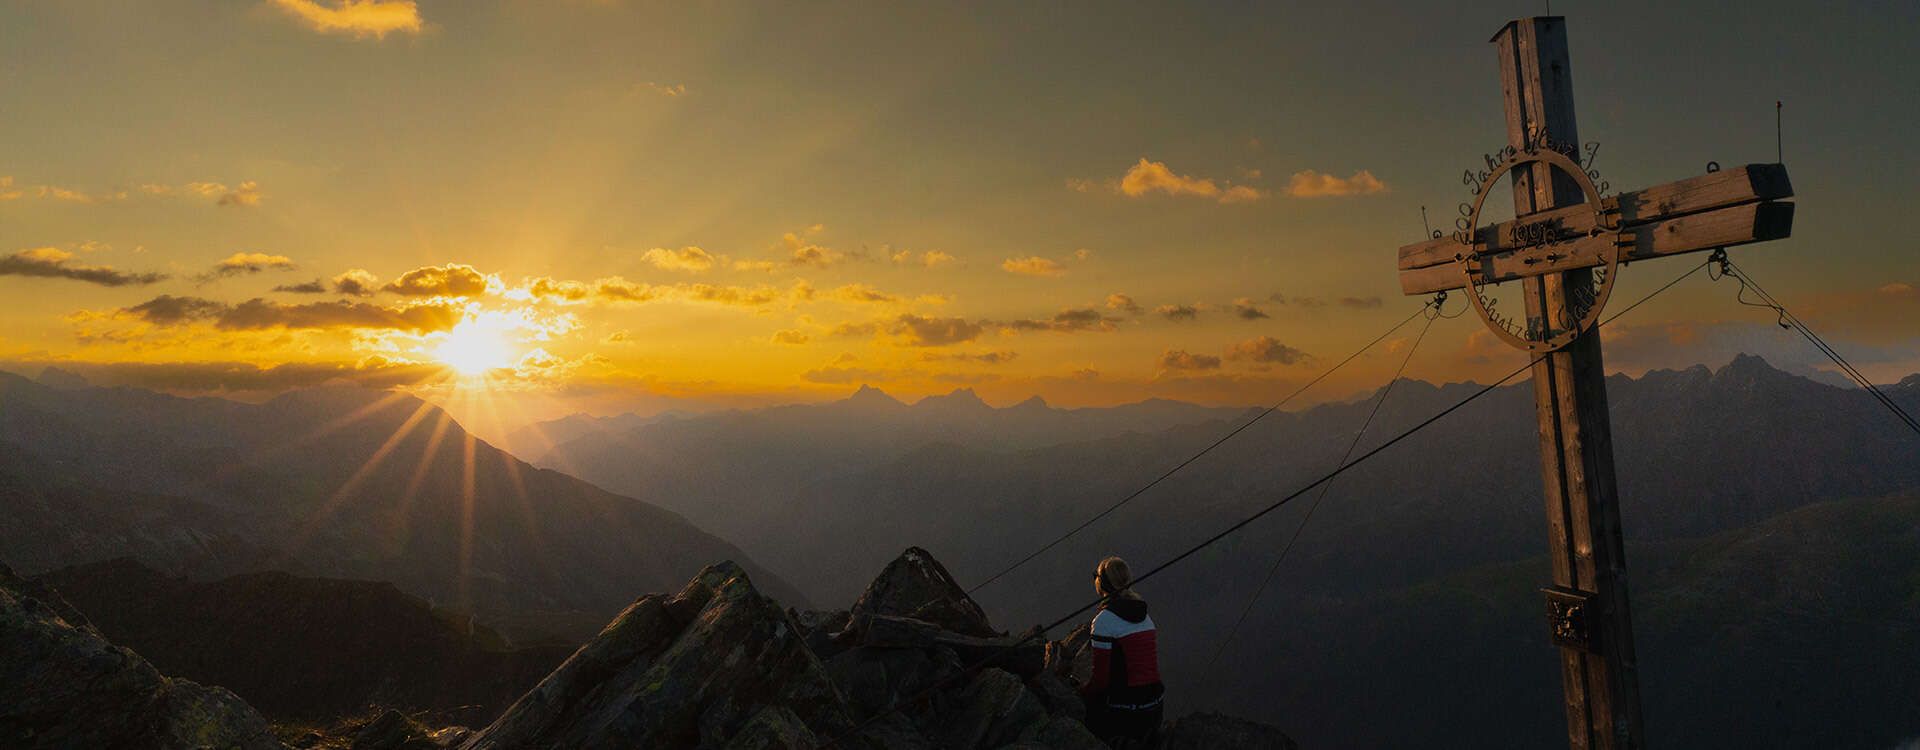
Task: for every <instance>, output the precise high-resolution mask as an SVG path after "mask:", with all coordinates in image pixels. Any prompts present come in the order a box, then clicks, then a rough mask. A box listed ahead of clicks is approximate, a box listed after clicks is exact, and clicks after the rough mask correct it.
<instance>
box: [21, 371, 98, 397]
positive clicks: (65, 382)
mask: <svg viewBox="0 0 1920 750" xmlns="http://www.w3.org/2000/svg"><path fill="white" fill-rule="evenodd" d="M34 380H35V382H38V383H39V384H41V385H44V386H46V387H48V388H57V389H59V390H63V391H77V390H80V389H82V388H92V387H93V381H90V380H87V378H86V376H84V375H81V374H80V373H77V372H74V371H72V370H62V369H60V368H58V367H48V368H47V369H44V370H41V371H40V377H37V378H34Z"/></svg>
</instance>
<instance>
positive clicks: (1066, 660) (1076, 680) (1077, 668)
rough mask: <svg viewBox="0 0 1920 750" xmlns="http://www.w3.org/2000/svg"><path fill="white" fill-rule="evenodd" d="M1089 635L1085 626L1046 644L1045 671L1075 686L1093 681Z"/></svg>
mask: <svg viewBox="0 0 1920 750" xmlns="http://www.w3.org/2000/svg"><path fill="white" fill-rule="evenodd" d="M1091 635H1092V633H1091V631H1089V630H1088V629H1087V628H1086V626H1081V627H1077V628H1074V629H1073V632H1072V633H1070V634H1068V635H1067V637H1065V638H1062V639H1060V640H1058V641H1054V642H1052V643H1049V644H1047V652H1046V662H1047V663H1046V670H1047V671H1048V672H1052V673H1054V674H1056V675H1059V676H1060V677H1061V678H1062V679H1064V680H1066V681H1067V682H1070V683H1073V684H1076V685H1083V684H1086V682H1087V680H1090V679H1093V649H1091V648H1089V646H1090V645H1092V642H1091Z"/></svg>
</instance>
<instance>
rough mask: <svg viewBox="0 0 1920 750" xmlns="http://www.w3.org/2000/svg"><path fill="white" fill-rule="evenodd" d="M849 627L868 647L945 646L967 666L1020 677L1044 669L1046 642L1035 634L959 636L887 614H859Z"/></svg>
mask: <svg viewBox="0 0 1920 750" xmlns="http://www.w3.org/2000/svg"><path fill="white" fill-rule="evenodd" d="M852 627H853V629H854V630H855V631H856V632H857V633H858V638H859V644H860V645H861V646H865V647H868V648H919V649H926V648H938V647H946V648H950V649H953V651H954V653H956V654H958V655H959V656H960V661H961V662H963V663H965V664H966V665H967V666H969V667H977V666H995V667H1000V668H1002V669H1005V670H1007V671H1009V672H1013V673H1014V674H1018V675H1020V676H1021V677H1031V676H1033V675H1035V674H1038V673H1040V672H1041V671H1042V670H1043V669H1045V668H1046V651H1047V642H1046V641H1045V640H1044V639H1042V638H1040V637H1039V636H1038V634H1029V635H1028V636H1025V637H1015V636H1008V635H995V636H991V637H981V636H975V635H962V634H960V633H955V632H952V631H949V630H946V629H943V628H941V627H940V626H938V625H935V624H934V623H931V622H927V621H925V620H920V619H917V618H912V617H893V616H889V615H861V616H859V618H858V619H857V620H856V621H855V623H854V625H853V626H852Z"/></svg>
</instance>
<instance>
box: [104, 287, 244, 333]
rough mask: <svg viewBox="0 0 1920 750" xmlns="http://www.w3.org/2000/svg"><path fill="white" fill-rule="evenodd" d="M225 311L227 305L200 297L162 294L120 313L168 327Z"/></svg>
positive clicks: (210, 316)
mask: <svg viewBox="0 0 1920 750" xmlns="http://www.w3.org/2000/svg"><path fill="white" fill-rule="evenodd" d="M226 310H227V305H226V303H224V302H215V301H213V300H210V299H204V298H201V297H175V296H173V295H171V294H162V295H160V296H158V297H155V298H153V299H150V300H147V301H145V302H142V303H140V304H138V305H134V306H133V307H129V308H126V309H125V310H122V311H121V312H123V313H127V314H129V315H133V316H134V317H137V318H140V319H142V320H145V321H147V322H148V323H152V324H154V325H163V326H168V325H176V324H179V323H186V322H189V321H194V320H200V319H203V318H212V317H215V316H218V315H219V314H221V313H223V312H226Z"/></svg>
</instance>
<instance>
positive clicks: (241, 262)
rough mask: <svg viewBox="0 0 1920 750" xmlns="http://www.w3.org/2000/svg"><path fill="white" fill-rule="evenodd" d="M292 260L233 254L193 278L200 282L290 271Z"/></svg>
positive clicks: (279, 256) (265, 255)
mask: <svg viewBox="0 0 1920 750" xmlns="http://www.w3.org/2000/svg"><path fill="white" fill-rule="evenodd" d="M293 268H294V264H293V259H292V258H289V257H287V256H285V255H268V254H266V253H234V254H232V255H229V256H227V257H226V258H225V259H223V260H221V261H220V262H219V263H215V264H213V268H212V270H209V271H207V272H206V273H203V274H200V275H199V276H197V277H195V278H197V279H199V280H200V281H201V282H208V281H214V280H216V279H224V278H227V277H230V276H247V275H252V274H256V273H260V272H262V271H267V270H280V271H291V270H293Z"/></svg>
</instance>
